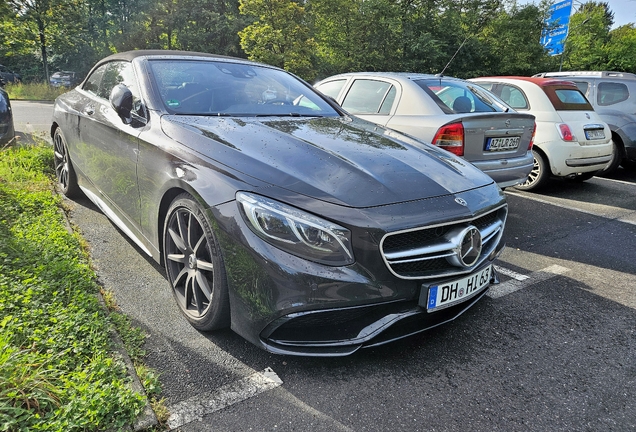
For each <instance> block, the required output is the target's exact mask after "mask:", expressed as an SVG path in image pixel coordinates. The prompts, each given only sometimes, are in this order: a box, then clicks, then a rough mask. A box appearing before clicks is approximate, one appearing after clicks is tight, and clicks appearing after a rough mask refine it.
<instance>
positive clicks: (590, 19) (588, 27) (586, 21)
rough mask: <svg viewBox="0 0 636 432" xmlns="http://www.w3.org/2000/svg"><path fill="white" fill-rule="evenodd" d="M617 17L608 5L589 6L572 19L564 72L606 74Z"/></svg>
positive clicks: (564, 57)
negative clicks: (599, 71)
mask: <svg viewBox="0 0 636 432" xmlns="http://www.w3.org/2000/svg"><path fill="white" fill-rule="evenodd" d="M613 23H614V14H613V13H612V11H611V10H610V8H609V5H608V4H607V3H605V2H598V3H597V2H593V1H591V2H587V3H584V4H583V5H582V6H581V7H580V8H579V10H578V11H577V12H576V13H575V14H574V15H572V17H571V18H570V30H569V33H568V37H567V40H566V45H565V49H564V51H563V69H564V70H603V69H604V68H605V67H606V64H607V58H606V53H605V46H606V44H607V43H608V42H609V40H610V36H609V33H610V28H611V27H612V24H613Z"/></svg>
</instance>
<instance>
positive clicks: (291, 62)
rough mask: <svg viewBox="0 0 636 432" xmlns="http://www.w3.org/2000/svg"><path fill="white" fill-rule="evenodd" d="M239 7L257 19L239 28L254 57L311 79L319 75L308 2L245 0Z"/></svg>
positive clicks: (245, 47)
mask: <svg viewBox="0 0 636 432" xmlns="http://www.w3.org/2000/svg"><path fill="white" fill-rule="evenodd" d="M239 11H240V12H241V13H242V14H244V15H247V16H250V17H253V18H254V20H255V21H254V22H253V23H252V24H250V25H248V26H247V27H245V28H244V29H243V30H241V31H240V32H239V37H240V41H241V47H242V48H243V50H244V51H245V52H246V53H247V55H248V57H249V58H250V59H252V60H257V61H262V62H265V63H268V64H271V65H274V66H278V67H282V68H285V69H287V70H289V71H291V72H293V73H296V74H298V75H300V76H302V77H303V78H305V79H307V80H312V79H313V78H314V77H315V72H314V67H313V62H312V53H313V52H314V50H315V46H316V44H315V42H314V39H313V38H312V37H311V33H310V30H309V27H308V25H307V20H306V13H305V8H304V6H302V5H300V4H299V3H296V2H294V1H291V0H241V1H240V3H239Z"/></svg>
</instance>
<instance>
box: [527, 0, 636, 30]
mask: <svg viewBox="0 0 636 432" xmlns="http://www.w3.org/2000/svg"><path fill="white" fill-rule="evenodd" d="M596 1H605V2H606V3H607V4H609V7H610V9H611V10H612V12H614V27H613V28H616V27H620V26H622V25H625V24H629V23H636V0H596ZM517 2H518V4H520V5H523V4H526V3H537V4H538V3H539V0H517ZM555 3H556V1H555ZM581 3H585V1H583V2H581V1H578V0H575V1H574V8H575V9H577V8H578V6H579V5H580V4H581Z"/></svg>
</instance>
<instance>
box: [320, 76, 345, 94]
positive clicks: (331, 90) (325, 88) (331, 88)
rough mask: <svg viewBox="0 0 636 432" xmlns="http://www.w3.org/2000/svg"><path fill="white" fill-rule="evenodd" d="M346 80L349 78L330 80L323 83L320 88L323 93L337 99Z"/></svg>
mask: <svg viewBox="0 0 636 432" xmlns="http://www.w3.org/2000/svg"><path fill="white" fill-rule="evenodd" d="M346 82H347V80H345V79H341V80H335V81H329V82H326V83H324V84H321V85H320V86H319V87H318V90H320V91H321V92H322V93H323V94H326V95H327V96H331V97H332V98H334V99H336V98H337V97H338V93H340V90H342V86H344V85H345V83H346Z"/></svg>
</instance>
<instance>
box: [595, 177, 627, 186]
mask: <svg viewBox="0 0 636 432" xmlns="http://www.w3.org/2000/svg"><path fill="white" fill-rule="evenodd" d="M594 180H602V181H606V182H612V183H620V184H624V185H628V186H633V185H634V183H632V182H628V181H625V180H616V179H611V178H605V177H594Z"/></svg>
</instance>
